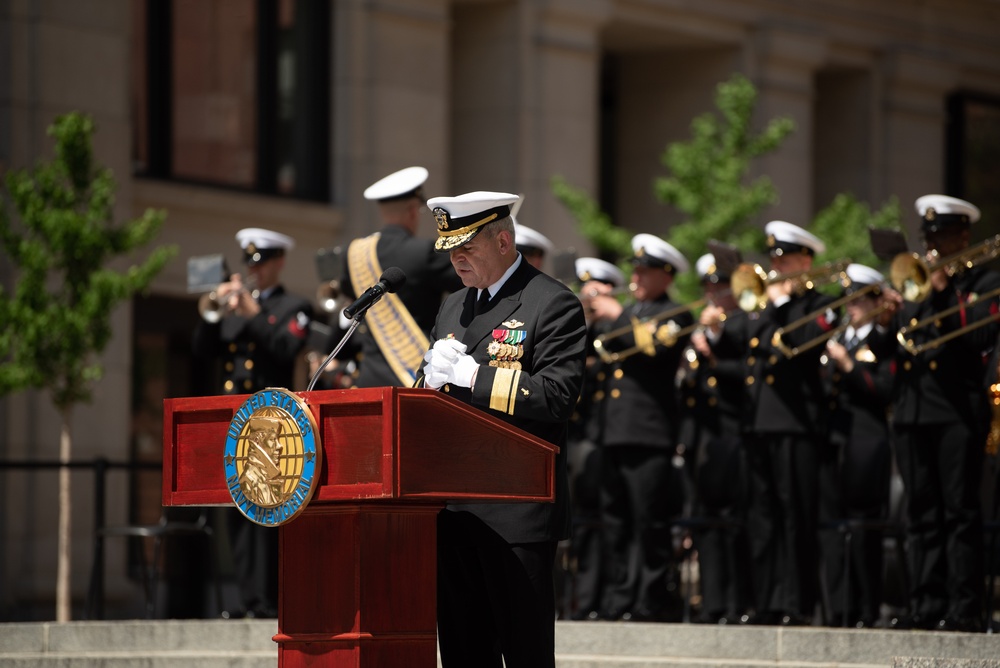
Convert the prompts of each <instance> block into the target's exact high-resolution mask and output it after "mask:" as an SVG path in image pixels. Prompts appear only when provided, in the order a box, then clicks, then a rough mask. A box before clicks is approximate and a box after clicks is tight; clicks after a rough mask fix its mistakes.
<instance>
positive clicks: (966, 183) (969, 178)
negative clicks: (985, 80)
mask: <svg viewBox="0 0 1000 668" xmlns="http://www.w3.org/2000/svg"><path fill="white" fill-rule="evenodd" d="M947 137H948V144H947V159H948V161H947V172H946V175H945V178H946V181H945V189H946V191H947V192H946V194H948V195H952V196H954V197H961V198H962V199H965V200H968V201H970V202H972V203H973V204H975V205H976V206H978V207H979V209H980V210H981V211H982V219H981V221H980V223H978V224H977V225H974V226H973V232H974V235H975V238H976V239H977V240H978V239H985V238H986V237H987V236H992V235H994V234H1000V190H998V189H997V184H998V183H1000V98H995V97H994V98H991V97H987V96H983V95H976V94H973V93H958V94H955V95H952V96H951V97H949V99H948V133H947Z"/></svg>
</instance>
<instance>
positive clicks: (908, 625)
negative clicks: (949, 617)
mask: <svg viewBox="0 0 1000 668" xmlns="http://www.w3.org/2000/svg"><path fill="white" fill-rule="evenodd" d="M938 623H939V622H938V620H937V619H935V618H933V617H924V616H922V615H897V616H895V617H893V618H892V619H890V620H889V628H890V629H898V630H907V629H923V630H930V629H936V628H937V625H938Z"/></svg>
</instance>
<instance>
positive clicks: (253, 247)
mask: <svg viewBox="0 0 1000 668" xmlns="http://www.w3.org/2000/svg"><path fill="white" fill-rule="evenodd" d="M246 250H247V255H253V254H254V253H256V252H257V246H256V245H255V244H254V243H253V242H252V241H251V242H250V243H248V244H247V249H246Z"/></svg>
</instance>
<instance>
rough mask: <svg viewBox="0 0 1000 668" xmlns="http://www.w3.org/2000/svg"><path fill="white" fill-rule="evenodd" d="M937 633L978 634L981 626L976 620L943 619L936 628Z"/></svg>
mask: <svg viewBox="0 0 1000 668" xmlns="http://www.w3.org/2000/svg"><path fill="white" fill-rule="evenodd" d="M936 628H937V630H938V631H958V632H960V633H979V632H980V631H982V630H983V624H982V622H981V621H979V620H978V619H973V618H969V617H945V618H944V619H942V620H939V621H938V623H937V626H936Z"/></svg>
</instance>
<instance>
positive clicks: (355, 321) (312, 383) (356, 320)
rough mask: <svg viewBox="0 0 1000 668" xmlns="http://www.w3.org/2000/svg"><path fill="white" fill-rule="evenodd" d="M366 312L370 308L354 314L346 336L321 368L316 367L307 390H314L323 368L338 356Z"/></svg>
mask: <svg viewBox="0 0 1000 668" xmlns="http://www.w3.org/2000/svg"><path fill="white" fill-rule="evenodd" d="M366 313H368V309H365V310H363V311H361V313H358V314H357V315H355V316H354V318H353V319H352V320H351V326H350V327H349V328H348V329H347V331H346V332H345V333H344V336H342V337H341V338H340V342H339V343H338V344H337V347H336V348H334V349H333V352H332V353H330V354H329V355H327V356H326V359H324V360H323V362H322V363H321V364H320V365H319V368H317V369H316V372H315V373H314V374H313V376H312V378H311V379H310V380H309V385H308V387H306V392H312V389H313V387H315V386H316V382H317V381H318V380H319V377H320V376H322V375H323V369H325V368H326V365H327V364H329V363H330V362H332V361H333V360H334V358H335V357H336V356H337V353H339V352H340V349H341V348H343V347H344V344H345V343H347V340H348V339H349V338H351V335H352V334H354V330H356V329H357V328H358V325H360V324H361V321H362V320H364V319H365V314H366Z"/></svg>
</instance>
